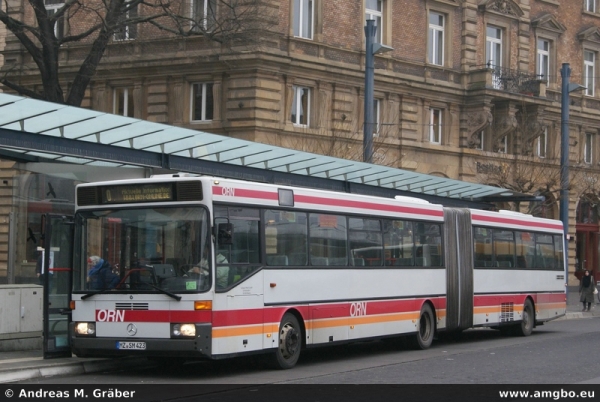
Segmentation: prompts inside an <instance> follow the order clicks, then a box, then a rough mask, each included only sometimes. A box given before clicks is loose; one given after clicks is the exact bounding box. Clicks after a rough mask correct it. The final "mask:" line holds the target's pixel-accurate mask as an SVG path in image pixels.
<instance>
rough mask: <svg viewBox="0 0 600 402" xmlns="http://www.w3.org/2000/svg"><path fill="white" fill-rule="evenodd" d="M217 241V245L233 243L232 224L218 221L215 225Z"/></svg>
mask: <svg viewBox="0 0 600 402" xmlns="http://www.w3.org/2000/svg"><path fill="white" fill-rule="evenodd" d="M217 243H218V244H219V245H231V244H233V224H232V223H219V226H218V227H217Z"/></svg>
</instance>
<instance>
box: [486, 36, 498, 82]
mask: <svg viewBox="0 0 600 402" xmlns="http://www.w3.org/2000/svg"><path fill="white" fill-rule="evenodd" d="M485 58H486V64H487V66H488V68H493V69H495V70H496V72H495V73H494V74H493V85H494V88H496V89H500V88H501V86H502V83H501V81H500V77H501V76H502V75H501V71H500V68H502V29H500V28H497V27H493V26H488V27H487V30H486V40H485Z"/></svg>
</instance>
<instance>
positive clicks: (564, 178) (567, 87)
mask: <svg viewBox="0 0 600 402" xmlns="http://www.w3.org/2000/svg"><path fill="white" fill-rule="evenodd" d="M560 75H561V77H562V88H561V89H562V96H561V100H560V130H561V135H560V141H561V147H560V220H561V221H562V223H563V230H564V240H563V242H564V245H563V253H564V254H565V258H564V261H565V289H566V286H567V285H568V284H569V278H568V275H569V264H568V260H569V258H568V257H569V241H568V236H569V94H570V93H571V92H573V91H577V90H580V89H586V87H584V86H583V85H579V84H569V77H571V67H569V63H563V65H562V69H561V70H560Z"/></svg>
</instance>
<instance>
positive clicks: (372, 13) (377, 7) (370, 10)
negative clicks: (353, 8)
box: [365, 0, 383, 43]
mask: <svg viewBox="0 0 600 402" xmlns="http://www.w3.org/2000/svg"><path fill="white" fill-rule="evenodd" d="M365 19H367V20H375V26H376V27H377V29H376V32H375V43H383V1H382V0H367V4H366V8H365Z"/></svg>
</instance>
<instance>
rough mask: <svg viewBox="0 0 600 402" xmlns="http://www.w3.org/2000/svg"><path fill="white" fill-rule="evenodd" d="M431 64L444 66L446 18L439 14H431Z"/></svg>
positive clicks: (429, 40)
mask: <svg viewBox="0 0 600 402" xmlns="http://www.w3.org/2000/svg"><path fill="white" fill-rule="evenodd" d="M428 35H429V38H428V48H429V52H428V53H429V62H430V63H431V64H437V65H438V66H442V65H444V16H443V15H442V14H439V13H435V12H431V13H429V34H428Z"/></svg>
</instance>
